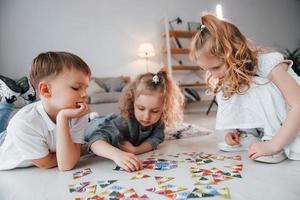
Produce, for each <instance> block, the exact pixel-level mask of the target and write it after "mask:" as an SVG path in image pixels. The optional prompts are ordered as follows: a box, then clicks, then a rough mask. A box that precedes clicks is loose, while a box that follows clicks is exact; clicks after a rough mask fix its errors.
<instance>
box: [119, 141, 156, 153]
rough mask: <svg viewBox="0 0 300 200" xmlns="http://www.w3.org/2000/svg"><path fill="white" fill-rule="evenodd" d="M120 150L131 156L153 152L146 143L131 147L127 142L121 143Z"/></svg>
mask: <svg viewBox="0 0 300 200" xmlns="http://www.w3.org/2000/svg"><path fill="white" fill-rule="evenodd" d="M119 147H120V149H122V150H123V151H126V152H130V153H133V154H141V153H145V152H148V151H151V150H153V146H152V145H151V144H150V143H148V142H143V143H142V144H140V145H138V146H134V145H132V144H131V143H130V142H129V141H122V142H120V144H119Z"/></svg>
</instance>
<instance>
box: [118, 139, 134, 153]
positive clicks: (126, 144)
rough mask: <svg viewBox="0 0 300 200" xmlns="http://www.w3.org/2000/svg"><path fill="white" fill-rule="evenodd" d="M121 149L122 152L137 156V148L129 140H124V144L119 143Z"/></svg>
mask: <svg viewBox="0 0 300 200" xmlns="http://www.w3.org/2000/svg"><path fill="white" fill-rule="evenodd" d="M119 148H120V149H121V150H122V151H126V152H129V153H133V154H136V147H135V146H133V145H132V144H131V143H130V142H129V141H127V140H124V141H122V142H120V143H119Z"/></svg>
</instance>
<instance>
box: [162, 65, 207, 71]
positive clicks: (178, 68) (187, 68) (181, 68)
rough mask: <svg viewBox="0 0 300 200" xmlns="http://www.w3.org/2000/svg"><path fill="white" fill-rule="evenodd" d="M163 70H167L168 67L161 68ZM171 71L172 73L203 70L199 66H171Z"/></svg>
mask: <svg viewBox="0 0 300 200" xmlns="http://www.w3.org/2000/svg"><path fill="white" fill-rule="evenodd" d="M163 69H168V66H163ZM172 70H173V71H198V70H203V69H202V68H201V67H199V66H194V65H173V66H172Z"/></svg>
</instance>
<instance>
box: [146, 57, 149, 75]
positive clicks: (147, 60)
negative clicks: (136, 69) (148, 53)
mask: <svg viewBox="0 0 300 200" xmlns="http://www.w3.org/2000/svg"><path fill="white" fill-rule="evenodd" d="M148 64H149V58H148V57H146V72H149V66H148Z"/></svg>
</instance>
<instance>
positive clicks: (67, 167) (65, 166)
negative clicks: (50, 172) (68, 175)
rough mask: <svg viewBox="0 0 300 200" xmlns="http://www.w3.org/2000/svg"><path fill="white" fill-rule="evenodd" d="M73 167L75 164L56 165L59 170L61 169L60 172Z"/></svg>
mask: <svg viewBox="0 0 300 200" xmlns="http://www.w3.org/2000/svg"><path fill="white" fill-rule="evenodd" d="M74 167H75V164H74V165H58V169H59V171H62V172H65V171H69V170H72V169H73V168H74Z"/></svg>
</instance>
